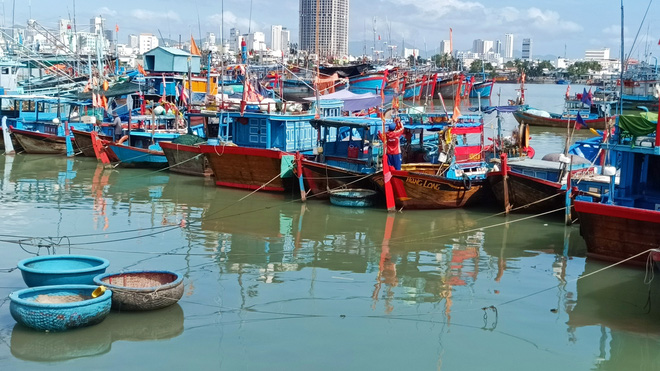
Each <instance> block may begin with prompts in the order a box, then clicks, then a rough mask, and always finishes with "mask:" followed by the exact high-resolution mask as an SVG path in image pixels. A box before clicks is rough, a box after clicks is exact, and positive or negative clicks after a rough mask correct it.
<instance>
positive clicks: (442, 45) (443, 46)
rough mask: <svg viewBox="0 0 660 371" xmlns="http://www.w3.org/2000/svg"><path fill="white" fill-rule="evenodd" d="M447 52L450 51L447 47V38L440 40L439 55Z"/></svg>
mask: <svg viewBox="0 0 660 371" xmlns="http://www.w3.org/2000/svg"><path fill="white" fill-rule="evenodd" d="M449 53H451V50H450V49H449V40H442V41H440V55H443V54H449Z"/></svg>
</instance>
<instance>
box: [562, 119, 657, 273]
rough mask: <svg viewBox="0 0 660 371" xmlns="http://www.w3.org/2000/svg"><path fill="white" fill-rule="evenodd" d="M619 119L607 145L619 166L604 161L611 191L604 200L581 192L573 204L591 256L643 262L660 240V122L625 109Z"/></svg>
mask: <svg viewBox="0 0 660 371" xmlns="http://www.w3.org/2000/svg"><path fill="white" fill-rule="evenodd" d="M616 125H617V130H615V132H614V134H613V135H612V136H611V137H610V138H609V141H608V142H606V143H603V145H602V148H603V149H604V150H607V151H609V152H610V154H609V156H608V157H609V158H615V159H617V160H616V162H615V164H616V167H615V166H605V167H604V172H605V175H608V176H609V177H611V178H612V181H611V182H610V183H609V192H607V194H606V195H604V197H603V198H602V200H600V202H599V201H598V200H594V199H591V198H589V197H578V198H577V199H576V200H575V202H574V205H575V210H576V211H577V213H578V218H579V220H580V234H581V235H582V237H583V238H584V241H585V242H586V244H587V255H588V256H592V257H595V258H598V259H603V260H607V261H615V262H620V261H623V260H627V259H631V258H632V260H627V262H629V263H634V264H639V265H642V264H645V263H646V262H647V259H648V253H650V249H657V247H658V246H660V211H659V210H658V205H660V197H659V196H658V194H659V191H660V182H659V181H658V174H660V141H659V140H658V137H657V136H655V137H654V136H653V134H654V133H655V134H656V135H657V133H658V124H657V123H653V122H650V121H648V120H646V119H645V118H643V117H640V116H623V115H622V116H618V117H617V122H616ZM631 136H634V137H636V139H634V142H633V139H631ZM633 144H634V145H633ZM617 173H618V174H617ZM615 178H619V184H618V185H617V184H616V182H615V181H614V180H615ZM633 257H634V258H633Z"/></svg>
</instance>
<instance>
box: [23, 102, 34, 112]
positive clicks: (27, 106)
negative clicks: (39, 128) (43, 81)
mask: <svg viewBox="0 0 660 371" xmlns="http://www.w3.org/2000/svg"><path fill="white" fill-rule="evenodd" d="M22 107H23V108H22V110H23V112H34V101H30V100H24V101H23V102H22Z"/></svg>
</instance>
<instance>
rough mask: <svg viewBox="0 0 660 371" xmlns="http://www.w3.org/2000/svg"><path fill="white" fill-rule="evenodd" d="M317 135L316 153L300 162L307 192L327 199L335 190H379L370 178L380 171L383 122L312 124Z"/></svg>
mask: <svg viewBox="0 0 660 371" xmlns="http://www.w3.org/2000/svg"><path fill="white" fill-rule="evenodd" d="M311 124H312V126H313V127H314V129H315V130H316V131H317V132H318V138H319V139H318V149H317V150H316V153H313V154H310V155H307V156H303V157H302V158H301V159H300V162H301V165H302V173H303V178H304V180H305V183H306V184H307V189H308V190H309V192H310V193H311V194H312V195H313V196H314V197H315V198H319V199H327V198H328V197H329V193H328V192H329V191H330V190H333V189H353V188H355V189H358V188H359V189H377V188H375V187H374V184H373V183H372V182H371V180H370V177H371V175H372V174H374V173H376V172H377V171H378V169H379V157H378V147H374V144H375V143H376V142H377V132H378V131H379V130H380V128H381V127H382V121H381V119H377V118H366V117H328V118H324V119H318V120H317V119H315V120H312V121H311Z"/></svg>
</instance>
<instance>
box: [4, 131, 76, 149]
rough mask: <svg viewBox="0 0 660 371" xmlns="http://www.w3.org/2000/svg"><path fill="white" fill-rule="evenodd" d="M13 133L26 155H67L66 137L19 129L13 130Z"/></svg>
mask: <svg viewBox="0 0 660 371" xmlns="http://www.w3.org/2000/svg"><path fill="white" fill-rule="evenodd" d="M11 133H12V135H13V136H14V138H16V140H17V141H18V143H19V144H20V145H21V147H22V148H23V150H24V151H25V152H26V153H33V154H44V155H65V154H66V137H61V136H57V135H53V134H44V133H37V132H33V131H28V130H19V129H11Z"/></svg>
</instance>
